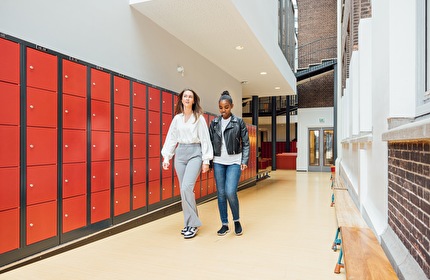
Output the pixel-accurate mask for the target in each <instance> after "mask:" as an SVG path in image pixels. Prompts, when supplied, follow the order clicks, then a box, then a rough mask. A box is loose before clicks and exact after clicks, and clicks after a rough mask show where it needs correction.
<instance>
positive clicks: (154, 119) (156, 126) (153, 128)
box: [148, 111, 160, 135]
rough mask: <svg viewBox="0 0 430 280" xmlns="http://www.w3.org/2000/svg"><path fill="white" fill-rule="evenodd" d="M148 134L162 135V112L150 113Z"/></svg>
mask: <svg viewBox="0 0 430 280" xmlns="http://www.w3.org/2000/svg"><path fill="white" fill-rule="evenodd" d="M148 133H149V134H157V135H159V134H160V112H156V111H149V112H148Z"/></svg>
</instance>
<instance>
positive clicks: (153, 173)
mask: <svg viewBox="0 0 430 280" xmlns="http://www.w3.org/2000/svg"><path fill="white" fill-rule="evenodd" d="M148 164H149V166H148V168H147V169H148V180H149V181H154V180H160V171H161V160H160V159H159V158H149V161H148ZM170 164H172V162H170Z"/></svg>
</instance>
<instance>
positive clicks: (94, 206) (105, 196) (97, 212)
mask: <svg viewBox="0 0 430 280" xmlns="http://www.w3.org/2000/svg"><path fill="white" fill-rule="evenodd" d="M109 217H110V190H106V191H101V192H96V193H92V194H91V223H96V222H99V221H103V220H106V219H109Z"/></svg>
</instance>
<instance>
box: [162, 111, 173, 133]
mask: <svg viewBox="0 0 430 280" xmlns="http://www.w3.org/2000/svg"><path fill="white" fill-rule="evenodd" d="M172 119H173V117H172V114H164V113H163V115H162V123H161V133H162V134H164V135H166V134H167V132H169V127H170V123H171V122H172Z"/></svg>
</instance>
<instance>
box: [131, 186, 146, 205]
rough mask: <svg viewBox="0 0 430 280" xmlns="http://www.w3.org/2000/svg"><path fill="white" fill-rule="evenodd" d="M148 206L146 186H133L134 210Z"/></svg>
mask: <svg viewBox="0 0 430 280" xmlns="http://www.w3.org/2000/svg"><path fill="white" fill-rule="evenodd" d="M144 206H146V184H145V183H140V184H134V185H133V210H136V209H139V208H142V207H144Z"/></svg>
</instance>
